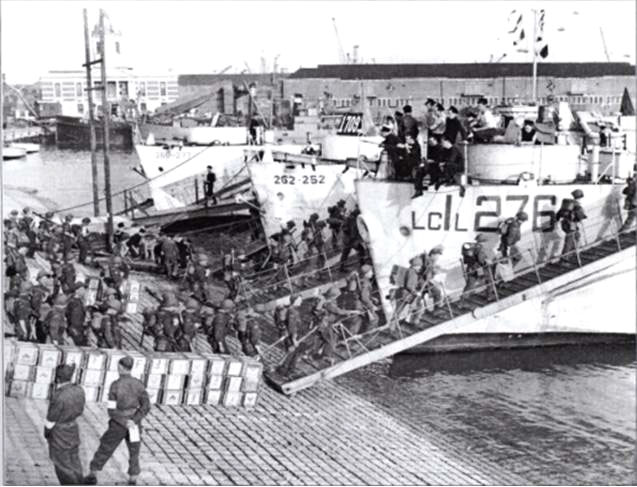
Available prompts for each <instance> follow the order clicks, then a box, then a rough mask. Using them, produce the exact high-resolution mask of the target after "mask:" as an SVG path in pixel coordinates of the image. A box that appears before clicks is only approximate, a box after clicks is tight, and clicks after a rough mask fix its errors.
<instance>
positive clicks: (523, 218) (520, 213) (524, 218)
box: [515, 211, 529, 222]
mask: <svg viewBox="0 0 637 487" xmlns="http://www.w3.org/2000/svg"><path fill="white" fill-rule="evenodd" d="M515 217H516V218H517V219H518V220H520V221H521V222H525V221H527V220H528V219H529V215H527V213H526V212H525V211H518V212H517V214H516V215H515Z"/></svg>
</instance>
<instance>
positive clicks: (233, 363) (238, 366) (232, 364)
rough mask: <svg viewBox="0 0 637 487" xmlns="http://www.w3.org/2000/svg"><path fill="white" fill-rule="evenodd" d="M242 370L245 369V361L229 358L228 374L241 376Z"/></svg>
mask: <svg viewBox="0 0 637 487" xmlns="http://www.w3.org/2000/svg"><path fill="white" fill-rule="evenodd" d="M242 370H243V362H240V361H238V360H229V361H228V371H227V372H226V375H231V376H235V377H240V376H241V372H242Z"/></svg>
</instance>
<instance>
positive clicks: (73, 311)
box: [66, 282, 86, 347]
mask: <svg viewBox="0 0 637 487" xmlns="http://www.w3.org/2000/svg"><path fill="white" fill-rule="evenodd" d="M73 289H74V293H73V295H72V296H71V298H70V299H69V300H68V303H67V304H66V321H67V323H68V330H67V332H68V335H69V337H70V338H71V340H73V343H75V345H77V346H78V347H81V346H85V345H86V328H85V325H84V324H85V322H86V307H85V306H84V300H85V297H86V286H85V284H84V283H83V282H76V283H75V286H74V287H73Z"/></svg>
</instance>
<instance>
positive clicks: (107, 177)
mask: <svg viewBox="0 0 637 487" xmlns="http://www.w3.org/2000/svg"><path fill="white" fill-rule="evenodd" d="M100 58H101V63H100V65H101V68H102V116H103V124H102V128H103V143H104V146H103V149H104V195H105V196H106V216H107V221H106V235H107V243H106V247H107V249H108V251H109V252H111V251H112V249H113V201H112V198H111V164H110V161H109V159H108V148H109V145H110V141H109V135H110V134H109V123H108V122H109V119H110V116H111V110H110V106H109V104H108V85H107V84H106V31H105V29H104V10H102V9H100Z"/></svg>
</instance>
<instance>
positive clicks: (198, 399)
mask: <svg viewBox="0 0 637 487" xmlns="http://www.w3.org/2000/svg"><path fill="white" fill-rule="evenodd" d="M184 396H185V397H184V404H187V405H189V406H196V405H197V404H201V403H202V401H203V389H200V388H193V389H190V388H188V389H186V392H185V395H184Z"/></svg>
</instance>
